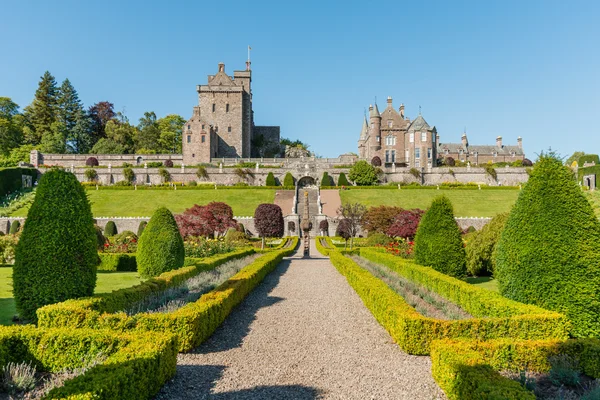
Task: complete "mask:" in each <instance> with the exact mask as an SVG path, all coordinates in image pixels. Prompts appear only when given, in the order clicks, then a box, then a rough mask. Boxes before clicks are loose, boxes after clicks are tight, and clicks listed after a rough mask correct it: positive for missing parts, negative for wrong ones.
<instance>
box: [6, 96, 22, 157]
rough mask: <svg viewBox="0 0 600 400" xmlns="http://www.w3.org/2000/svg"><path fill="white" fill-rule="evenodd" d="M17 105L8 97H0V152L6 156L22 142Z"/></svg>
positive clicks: (20, 121)
mask: <svg viewBox="0 0 600 400" xmlns="http://www.w3.org/2000/svg"><path fill="white" fill-rule="evenodd" d="M22 120H23V118H22V116H21V115H20V114H19V106H18V105H17V103H15V102H13V101H12V100H11V99H10V98H8V97H0V154H2V155H4V156H7V155H8V154H9V153H10V151H11V150H12V149H14V148H15V147H19V146H20V145H21V143H22V142H23V127H22V123H23V122H22Z"/></svg>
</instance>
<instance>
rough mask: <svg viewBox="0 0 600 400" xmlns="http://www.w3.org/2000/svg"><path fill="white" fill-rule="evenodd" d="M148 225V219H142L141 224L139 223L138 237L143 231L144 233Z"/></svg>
mask: <svg viewBox="0 0 600 400" xmlns="http://www.w3.org/2000/svg"><path fill="white" fill-rule="evenodd" d="M146 225H148V223H147V222H146V221H141V222H140V224H139V225H138V230H137V237H138V238H139V237H141V236H142V233H144V229H146Z"/></svg>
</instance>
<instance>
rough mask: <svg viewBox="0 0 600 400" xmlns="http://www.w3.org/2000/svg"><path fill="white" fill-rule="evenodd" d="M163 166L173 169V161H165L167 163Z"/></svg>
mask: <svg viewBox="0 0 600 400" xmlns="http://www.w3.org/2000/svg"><path fill="white" fill-rule="evenodd" d="M163 165H164V166H165V167H167V168H173V160H165V162H163Z"/></svg>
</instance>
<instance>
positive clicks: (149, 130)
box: [135, 111, 160, 153]
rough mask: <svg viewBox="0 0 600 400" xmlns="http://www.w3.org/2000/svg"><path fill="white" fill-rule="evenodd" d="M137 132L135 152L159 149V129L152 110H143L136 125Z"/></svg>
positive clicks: (148, 151)
mask: <svg viewBox="0 0 600 400" xmlns="http://www.w3.org/2000/svg"><path fill="white" fill-rule="evenodd" d="M138 129H139V133H138V135H137V139H136V146H135V149H136V152H139V151H140V150H142V152H145V153H150V152H157V151H159V150H160V144H159V139H160V130H159V129H158V123H157V121H156V114H155V113H154V111H150V112H145V113H144V116H143V117H142V118H140V123H139V125H138Z"/></svg>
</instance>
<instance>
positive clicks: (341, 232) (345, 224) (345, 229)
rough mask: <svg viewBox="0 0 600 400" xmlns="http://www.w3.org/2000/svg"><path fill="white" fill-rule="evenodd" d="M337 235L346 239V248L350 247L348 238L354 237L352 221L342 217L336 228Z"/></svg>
mask: <svg viewBox="0 0 600 400" xmlns="http://www.w3.org/2000/svg"><path fill="white" fill-rule="evenodd" d="M335 236H339V237H341V238H342V239H344V240H345V241H346V244H345V245H344V248H348V239H350V238H351V237H353V235H352V233H351V228H350V221H348V220H347V219H341V220H340V222H339V224H338V226H337V228H336V230H335Z"/></svg>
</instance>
